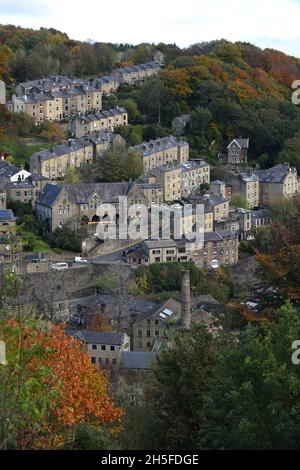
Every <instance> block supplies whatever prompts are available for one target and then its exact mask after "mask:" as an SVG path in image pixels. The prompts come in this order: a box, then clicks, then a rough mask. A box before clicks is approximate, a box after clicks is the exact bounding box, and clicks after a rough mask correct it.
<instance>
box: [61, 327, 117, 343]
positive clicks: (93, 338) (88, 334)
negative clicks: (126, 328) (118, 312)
mask: <svg viewBox="0 0 300 470" xmlns="http://www.w3.org/2000/svg"><path fill="white" fill-rule="evenodd" d="M66 334H67V335H68V336H73V337H74V338H77V339H79V340H81V341H84V342H85V343H88V344H107V345H109V346H120V345H121V344H122V343H123V342H124V340H125V333H97V332H95V331H86V330H80V331H79V330H78V331H75V330H74V331H73V330H66Z"/></svg>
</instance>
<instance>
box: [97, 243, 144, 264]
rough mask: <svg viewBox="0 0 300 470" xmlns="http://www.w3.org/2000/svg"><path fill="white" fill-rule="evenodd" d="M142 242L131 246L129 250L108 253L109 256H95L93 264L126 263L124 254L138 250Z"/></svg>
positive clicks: (123, 249)
mask: <svg viewBox="0 0 300 470" xmlns="http://www.w3.org/2000/svg"><path fill="white" fill-rule="evenodd" d="M139 244H140V242H138V243H136V244H135V245H131V246H130V247H129V248H122V249H121V250H119V251H115V252H114V253H108V254H107V255H102V256H95V257H94V258H92V259H91V262H92V263H93V264H106V263H125V262H124V259H123V252H124V251H125V250H126V249H128V250H131V249H133V248H136V247H137V246H138V245H139Z"/></svg>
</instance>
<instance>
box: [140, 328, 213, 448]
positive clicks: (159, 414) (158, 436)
mask: <svg viewBox="0 0 300 470" xmlns="http://www.w3.org/2000/svg"><path fill="white" fill-rule="evenodd" d="M214 361H215V345H214V343H213V337H212V335H211V334H210V333H209V332H208V331H207V330H206V328H205V327H203V326H200V325H199V326H194V327H193V328H192V329H191V330H189V331H184V332H183V331H181V332H178V333H177V334H176V335H175V337H174V339H173V342H172V345H171V346H170V347H169V348H167V349H165V350H163V351H162V352H161V353H160V355H159V356H158V359H157V365H155V366H154V368H153V371H154V383H153V385H152V388H151V389H150V390H149V396H146V399H147V400H151V408H152V409H153V412H152V416H154V423H153V424H154V429H155V436H154V437H153V439H154V442H151V443H150V444H151V445H152V447H151V448H153V449H177V450H182V449H195V448H199V447H198V432H199V431H200V429H201V428H202V427H203V425H204V422H205V416H204V413H203V403H204V399H205V394H206V391H207V388H208V383H209V380H210V375H211V371H212V368H213V366H214Z"/></svg>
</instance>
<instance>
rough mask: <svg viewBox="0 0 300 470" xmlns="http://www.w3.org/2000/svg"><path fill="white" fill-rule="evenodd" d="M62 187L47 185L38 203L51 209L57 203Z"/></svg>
mask: <svg viewBox="0 0 300 470" xmlns="http://www.w3.org/2000/svg"><path fill="white" fill-rule="evenodd" d="M61 189H62V187H61V186H60V185H56V184H49V183H47V184H46V186H45V187H44V189H43V191H42V192H41V193H40V194H39V196H38V200H37V202H38V203H39V204H42V205H43V206H47V207H51V206H52V204H53V203H54V202H55V201H56V198H57V197H58V195H59V193H60V192H61Z"/></svg>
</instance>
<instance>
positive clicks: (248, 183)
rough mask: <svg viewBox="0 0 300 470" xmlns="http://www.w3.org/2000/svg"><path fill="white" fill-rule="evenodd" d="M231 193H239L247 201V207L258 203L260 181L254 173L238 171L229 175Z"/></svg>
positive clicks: (255, 205)
mask: <svg viewBox="0 0 300 470" xmlns="http://www.w3.org/2000/svg"><path fill="white" fill-rule="evenodd" d="M230 184H231V187H232V194H234V193H240V194H241V195H242V196H243V197H244V198H245V199H246V201H247V203H248V205H249V208H251V209H253V208H254V207H259V205H260V182H259V177H258V176H257V175H256V174H255V173H253V172H252V173H249V174H247V173H240V174H237V175H234V176H232V177H231V180H230Z"/></svg>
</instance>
